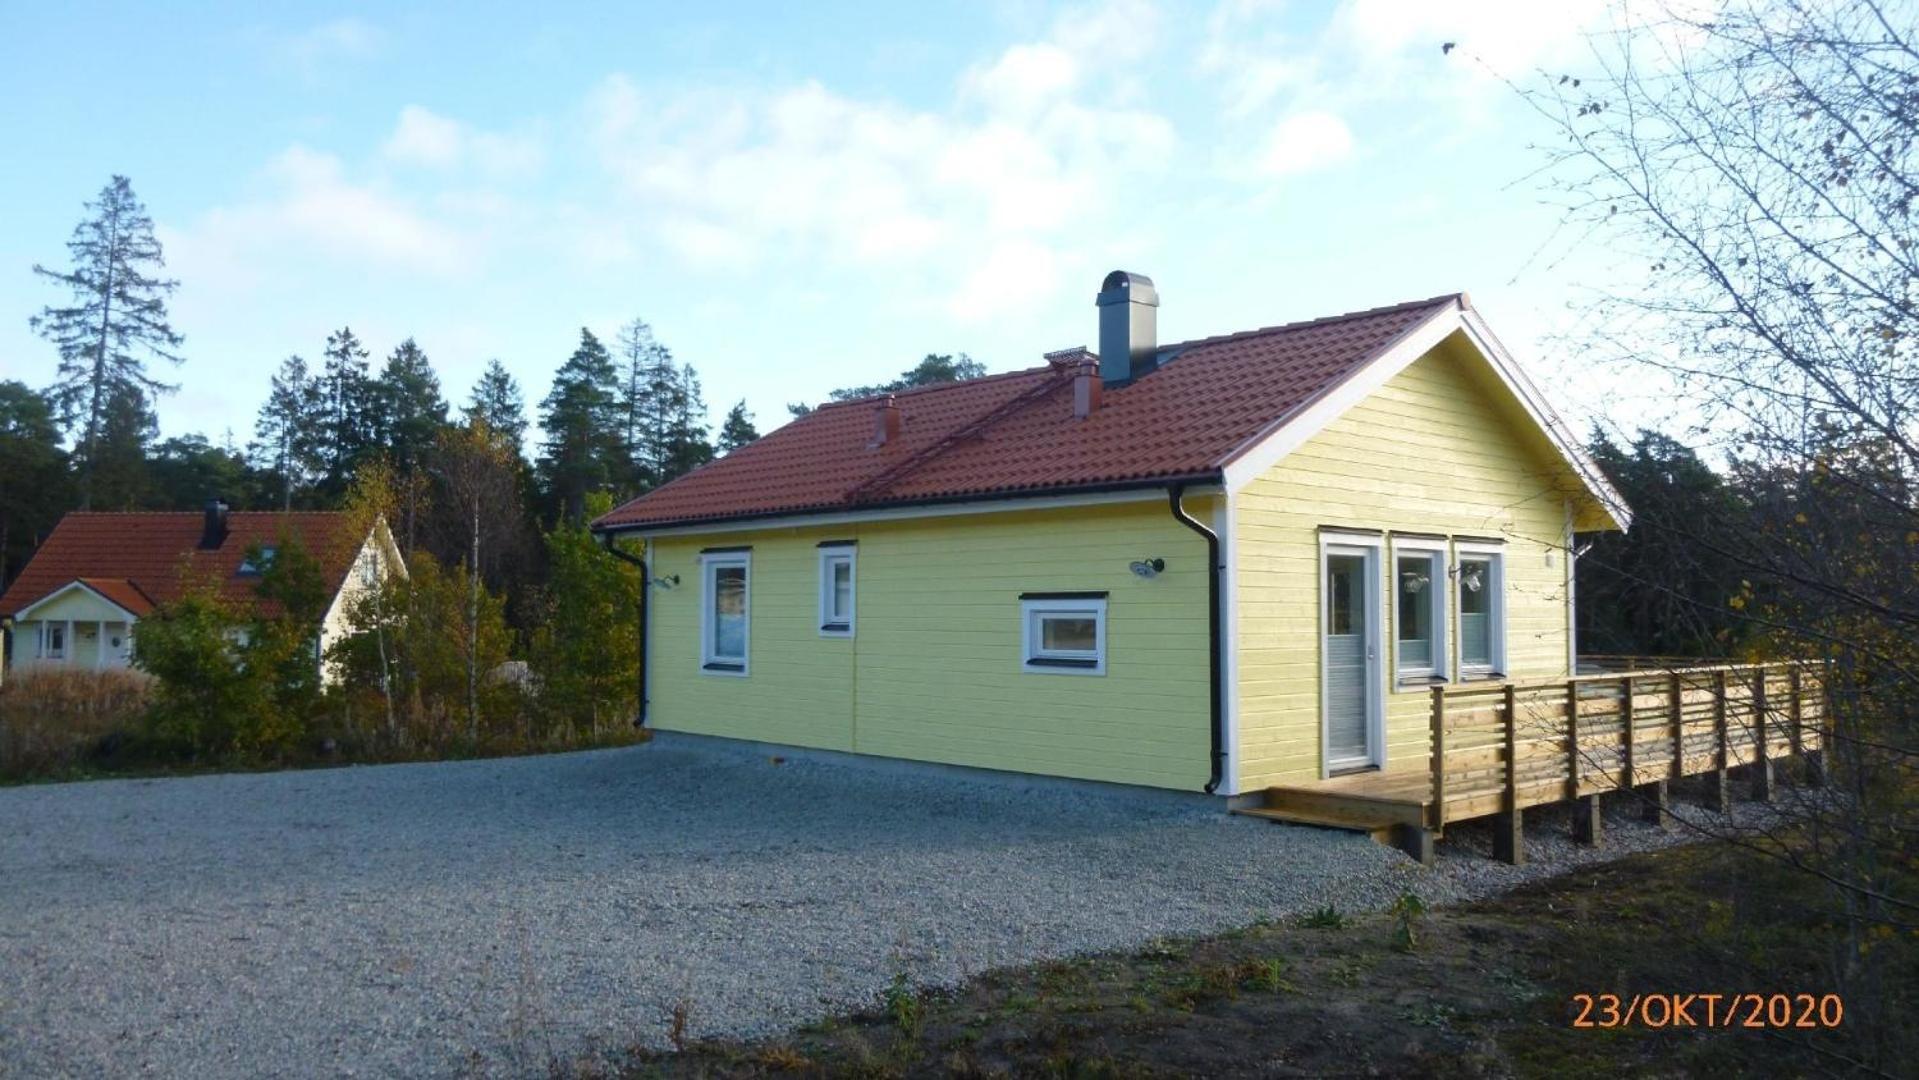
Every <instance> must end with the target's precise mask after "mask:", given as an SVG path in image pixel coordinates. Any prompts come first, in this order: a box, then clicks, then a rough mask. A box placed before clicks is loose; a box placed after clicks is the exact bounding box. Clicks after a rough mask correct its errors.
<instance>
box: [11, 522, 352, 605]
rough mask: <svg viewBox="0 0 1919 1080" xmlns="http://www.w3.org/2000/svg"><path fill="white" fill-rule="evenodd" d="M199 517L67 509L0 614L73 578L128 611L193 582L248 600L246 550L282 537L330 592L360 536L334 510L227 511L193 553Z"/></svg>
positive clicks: (251, 579)
mask: <svg viewBox="0 0 1919 1080" xmlns="http://www.w3.org/2000/svg"><path fill="white" fill-rule="evenodd" d="M204 522H205V518H204V515H203V514H201V513H199V512H193V513H155V514H148V513H128V514H122V513H86V512H78V513H72V514H68V515H67V516H65V517H63V518H61V519H60V524H58V525H56V526H54V529H53V532H52V533H51V534H50V535H48V537H47V538H46V540H45V541H43V542H42V543H41V544H40V547H39V548H38V549H37V550H35V551H34V553H33V558H32V560H30V561H29V562H28V563H27V565H26V568H25V569H23V570H21V571H20V576H19V577H17V578H15V579H14V580H13V583H12V584H11V585H9V586H8V587H7V591H6V593H5V594H4V595H0V616H8V615H13V614H16V613H17V612H19V611H20V609H22V608H25V607H28V606H29V605H32V604H34V603H36V602H38V601H40V600H43V599H45V598H46V597H48V596H50V595H51V594H53V593H54V592H57V591H58V590H60V589H62V588H65V587H66V586H68V585H70V584H72V583H73V582H75V581H81V582H84V583H85V584H86V585H87V586H88V587H90V588H92V589H95V590H96V591H98V592H99V593H100V594H101V595H103V596H105V597H106V598H107V599H109V600H111V601H113V602H114V603H116V604H119V605H120V606H121V607H123V608H126V609H127V610H128V611H131V612H133V613H134V614H135V615H144V614H146V613H147V612H149V611H151V610H152V609H153V607H154V606H155V605H157V604H163V603H166V602H167V601H168V600H172V599H174V598H176V597H178V596H180V595H181V594H182V593H184V592H186V591H187V589H188V588H189V587H191V586H192V585H194V584H196V583H200V582H206V583H209V584H213V585H217V586H218V587H219V589H220V591H221V592H222V593H223V594H224V595H225V596H226V597H227V598H228V599H230V600H233V601H235V602H238V603H243V604H252V603H253V591H254V588H255V587H256V586H257V585H258V584H259V580H260V579H259V578H258V577H257V576H254V575H251V574H248V575H242V574H241V573H240V572H239V570H240V563H241V561H242V560H243V559H244V558H245V557H246V552H247V548H249V547H251V546H253V545H254V544H262V545H266V546H269V547H273V546H278V545H281V544H284V543H286V542H288V541H289V540H294V541H297V542H298V543H299V544H300V546H301V547H302V548H304V549H306V551H307V553H308V554H310V555H312V556H313V557H314V559H316V560H317V561H318V562H319V564H320V573H321V577H322V579H323V580H324V581H325V582H326V584H327V589H328V594H329V595H332V594H333V593H335V592H338V591H339V588H340V584H341V583H342V582H343V581H345V579H346V574H347V570H348V569H350V568H351V566H352V564H353V557H354V555H356V554H357V553H358V552H359V548H360V540H361V539H362V538H361V537H358V536H353V535H351V530H350V525H351V521H350V519H349V517H348V515H346V514H341V513H293V514H280V513H230V514H228V515H227V535H226V539H225V541H224V542H222V543H221V544H220V546H219V547H217V548H210V549H207V550H201V548H200V535H201V531H202V529H203V527H204ZM268 613H269V614H270V613H271V612H270V611H269V612H268Z"/></svg>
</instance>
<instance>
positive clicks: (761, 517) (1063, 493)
mask: <svg viewBox="0 0 1919 1080" xmlns="http://www.w3.org/2000/svg"><path fill="white" fill-rule="evenodd" d="M1175 484H1179V485H1185V486H1186V487H1187V489H1188V492H1189V493H1190V494H1194V495H1205V494H1208V493H1209V489H1211V490H1213V491H1217V490H1219V489H1220V488H1221V487H1222V486H1223V481H1222V478H1221V476H1220V473H1219V471H1218V470H1216V469H1211V470H1204V471H1201V472H1197V473H1188V474H1182V475H1174V476H1158V477H1150V478H1142V479H1139V480H1126V481H1116V482H1112V483H1102V484H1079V485H1073V486H1058V487H1045V488H1027V489H1021V490H1018V491H1003V492H992V493H971V494H959V495H943V496H934V497H928V498H919V499H897V500H888V501H881V502H868V503H862V504H859V505H857V506H830V505H829V506H812V507H800V508H794V509H790V510H768V511H764V512H761V513H753V514H729V515H724V516H714V517H703V518H677V519H671V520H662V521H644V522H607V521H606V520H605V519H601V520H599V521H595V522H594V523H593V524H592V525H591V526H590V528H591V529H592V531H593V532H595V533H597V534H603V535H611V536H670V535H675V534H683V533H705V532H739V531H745V530H750V529H760V528H798V527H800V526H803V525H809V524H816V523H817V524H822V525H825V524H840V523H849V522H858V521H875V520H894V519H910V518H920V517H954V516H960V515H965V514H990V513H1001V512H1006V511H1012V510H1039V509H1048V508H1051V507H1054V506H1062V507H1063V506H1084V505H1096V504H1099V503H1112V502H1135V501H1147V500H1154V499H1158V498H1159V497H1160V493H1161V492H1164V491H1165V490H1166V489H1167V488H1169V487H1171V486H1173V485H1175Z"/></svg>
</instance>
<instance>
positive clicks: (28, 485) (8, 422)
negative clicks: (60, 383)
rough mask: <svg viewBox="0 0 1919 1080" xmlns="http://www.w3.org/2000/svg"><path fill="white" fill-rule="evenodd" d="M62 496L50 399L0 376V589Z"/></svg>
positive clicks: (55, 515)
mask: <svg viewBox="0 0 1919 1080" xmlns="http://www.w3.org/2000/svg"><path fill="white" fill-rule="evenodd" d="M67 496H68V490H67V458H66V454H64V453H62V452H61V450H60V428H59V424H58V423H57V422H56V421H55V419H54V415H53V405H52V403H50V402H49V401H47V399H46V396H45V395H43V394H40V393H38V392H36V391H34V390H33V389H32V388H30V387H28V386H27V385H26V384H25V383H18V382H11V381H8V382H0V589H4V588H5V587H6V585H7V584H8V583H9V582H11V581H12V580H13V577H12V574H13V571H15V570H17V569H19V568H20V567H21V566H23V565H25V564H26V561H27V557H28V556H29V555H30V554H32V552H33V549H34V547H35V546H36V545H37V544H38V543H39V541H40V538H41V537H43V536H45V535H46V534H47V533H48V532H51V531H52V530H53V526H54V523H55V522H57V521H59V520H60V512H61V511H62V510H64V509H66V507H67V506H68V503H67Z"/></svg>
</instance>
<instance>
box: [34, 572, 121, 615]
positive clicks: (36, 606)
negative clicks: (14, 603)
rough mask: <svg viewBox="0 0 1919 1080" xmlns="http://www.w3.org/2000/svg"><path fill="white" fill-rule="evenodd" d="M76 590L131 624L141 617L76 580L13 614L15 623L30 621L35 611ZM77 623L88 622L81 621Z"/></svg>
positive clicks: (97, 590)
mask: <svg viewBox="0 0 1919 1080" xmlns="http://www.w3.org/2000/svg"><path fill="white" fill-rule="evenodd" d="M75 589H79V590H80V591H81V592H84V593H86V594H87V595H89V596H92V597H94V598H95V599H97V600H99V601H100V602H101V603H103V604H105V605H107V606H108V607H111V608H113V609H114V610H116V611H118V612H120V614H122V615H125V616H126V617H127V620H128V621H129V622H131V621H133V620H136V619H138V618H139V617H140V616H138V615H135V614H134V613H133V612H131V611H128V610H127V609H126V608H125V607H123V606H121V604H120V603H119V602H118V601H116V600H114V599H113V598H112V597H109V596H108V595H107V594H105V593H103V592H101V591H100V590H99V589H96V588H94V587H93V586H91V585H88V584H87V583H86V582H84V581H80V580H78V579H75V580H73V581H69V582H67V583H66V584H65V585H62V586H60V587H59V588H57V589H55V590H53V591H52V592H50V593H48V594H47V595H45V596H43V597H41V598H40V599H38V600H35V601H34V602H33V603H31V604H28V605H27V606H26V607H23V608H21V609H20V610H19V611H16V612H14V613H13V619H14V621H15V622H26V621H28V619H29V618H31V616H32V613H33V612H34V611H35V610H37V609H39V608H42V607H45V606H46V605H48V604H51V603H53V602H54V601H55V600H58V599H60V598H61V597H63V596H65V595H67V594H68V593H70V592H72V591H73V590H75ZM77 621H80V622H86V621H88V620H85V619H81V620H77Z"/></svg>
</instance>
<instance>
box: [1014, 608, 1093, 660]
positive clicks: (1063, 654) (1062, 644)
mask: <svg viewBox="0 0 1919 1080" xmlns="http://www.w3.org/2000/svg"><path fill="white" fill-rule="evenodd" d="M1019 607H1020V666H1021V667H1022V668H1023V669H1024V670H1026V671H1033V672H1041V673H1045V674H1050V675H1104V674H1106V594H1105V593H1026V594H1024V595H1022V596H1021V597H1020V604H1019Z"/></svg>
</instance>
